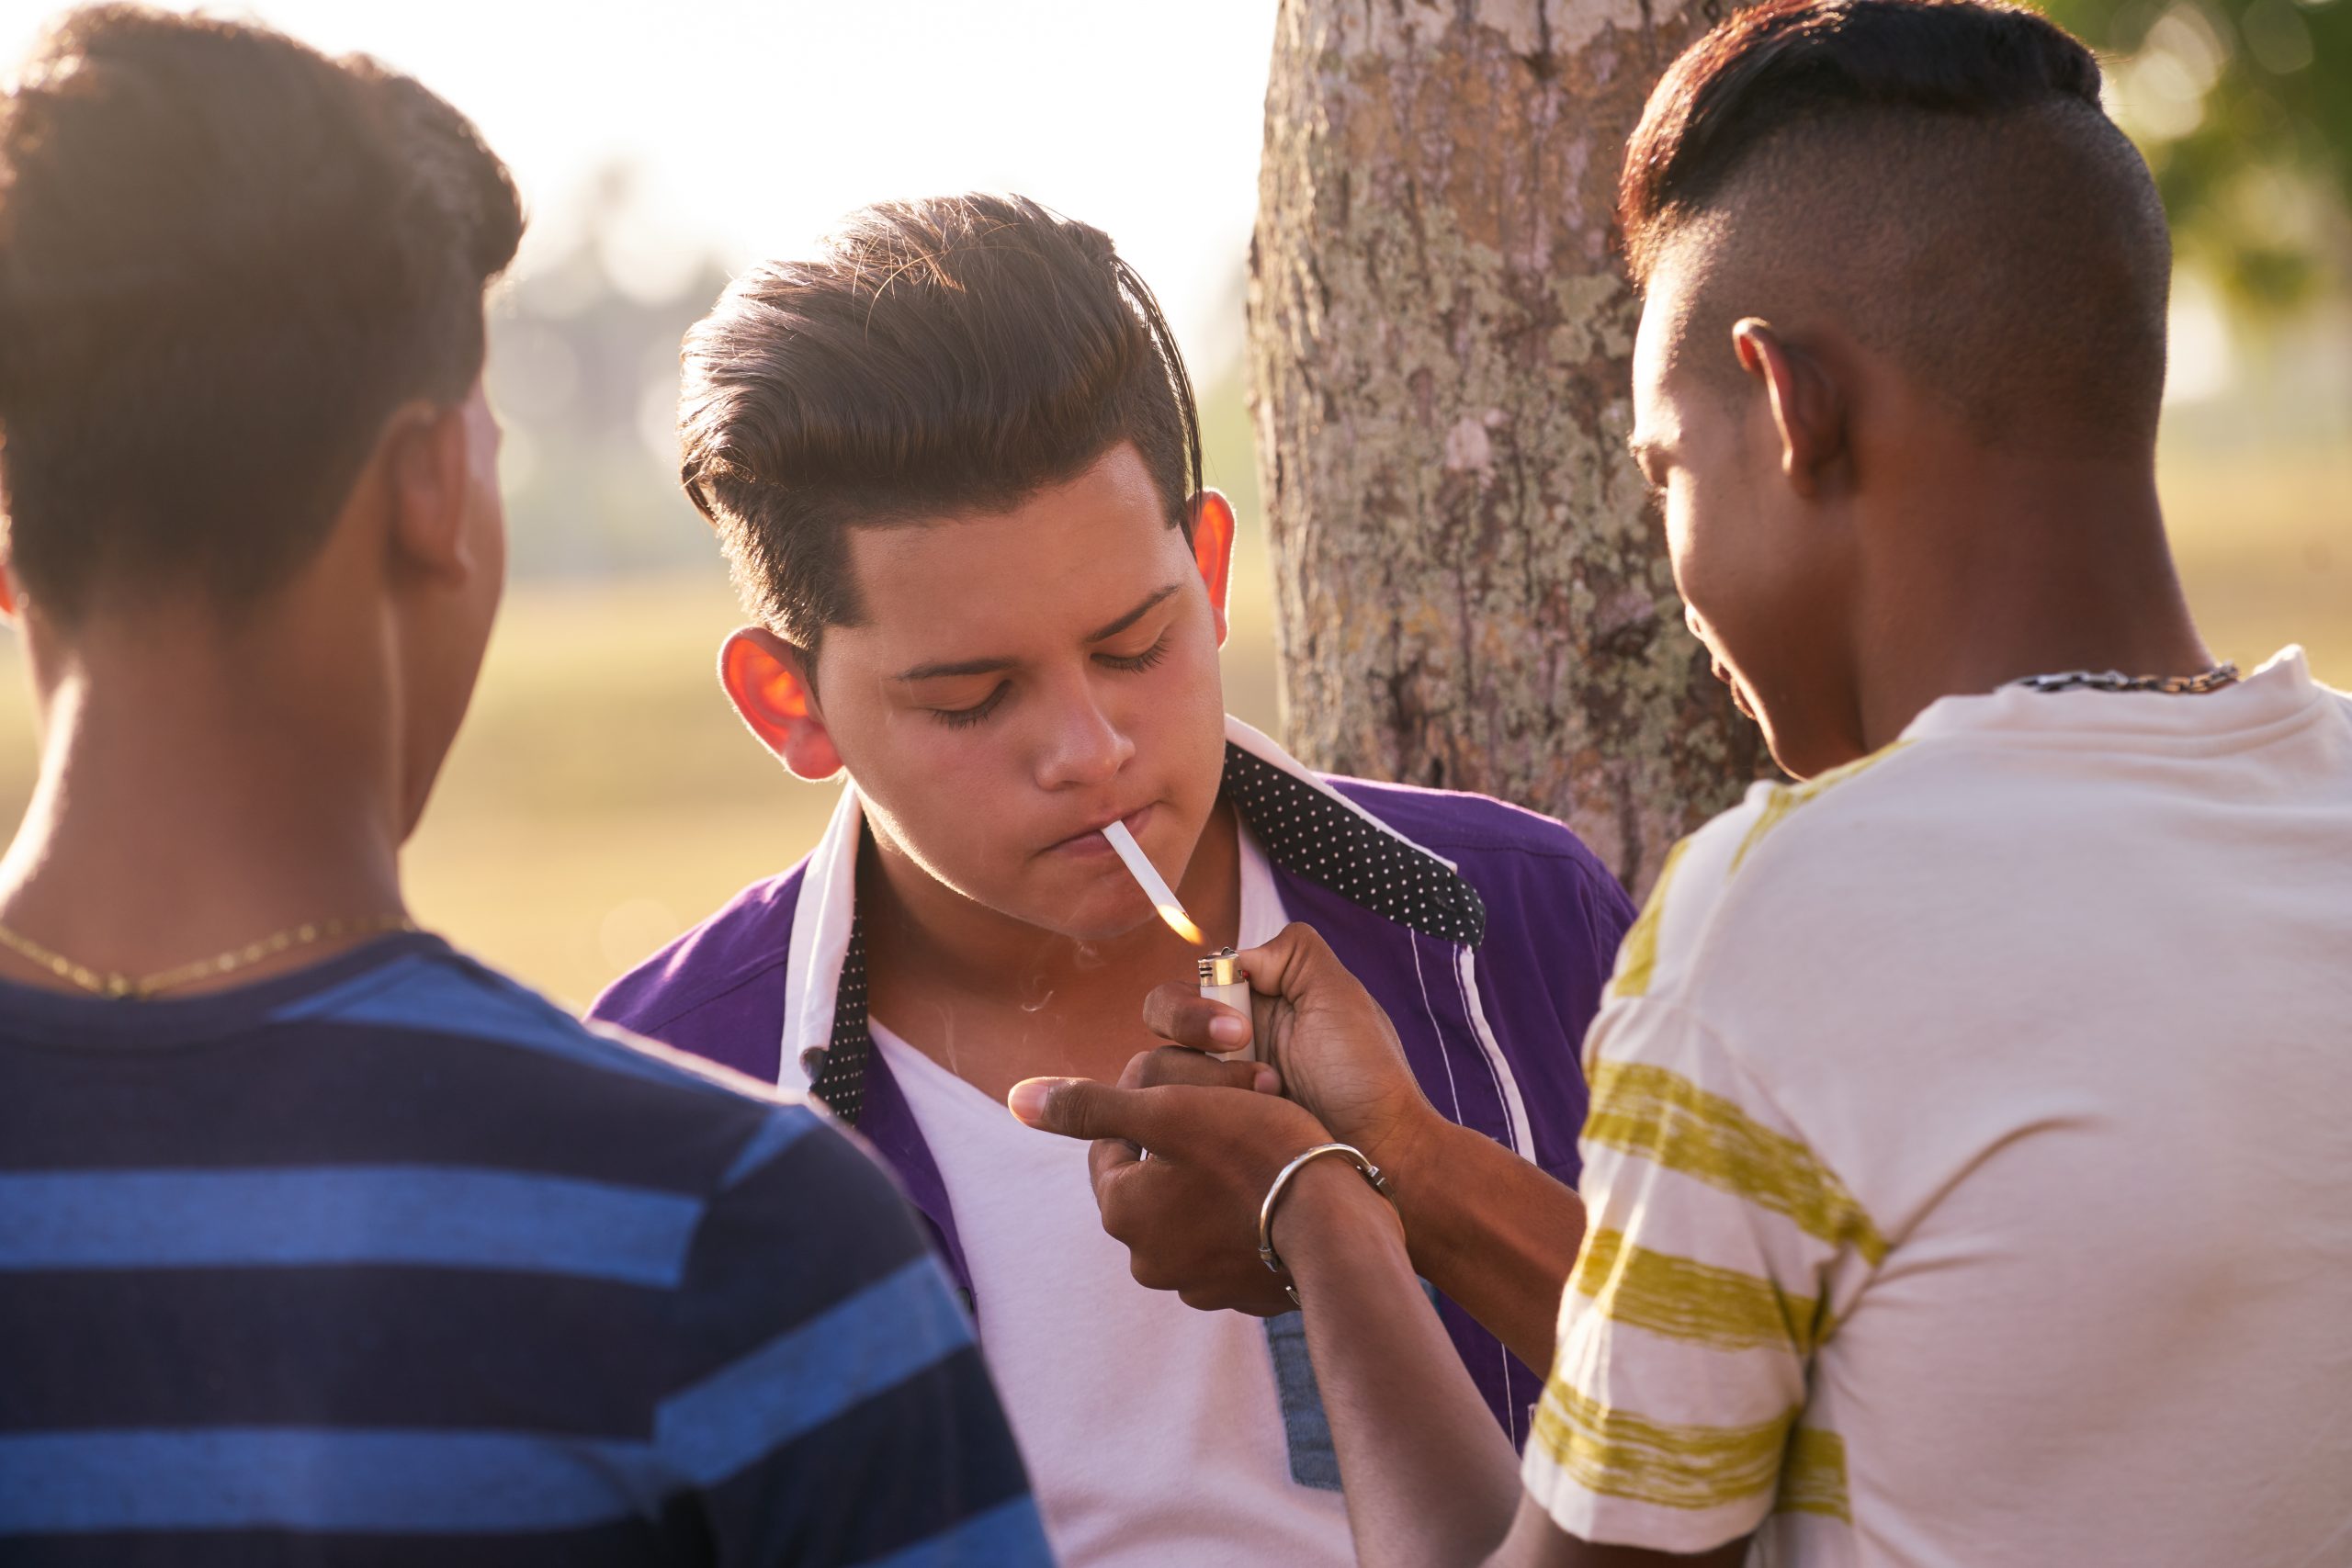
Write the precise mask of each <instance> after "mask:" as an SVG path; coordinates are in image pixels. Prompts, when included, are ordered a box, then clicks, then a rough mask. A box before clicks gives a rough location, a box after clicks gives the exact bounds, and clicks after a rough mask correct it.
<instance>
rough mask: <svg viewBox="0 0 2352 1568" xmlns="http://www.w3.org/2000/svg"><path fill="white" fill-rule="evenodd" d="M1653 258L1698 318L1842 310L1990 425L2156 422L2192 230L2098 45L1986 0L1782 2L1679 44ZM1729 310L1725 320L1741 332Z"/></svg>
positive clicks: (2028, 431)
mask: <svg viewBox="0 0 2352 1568" xmlns="http://www.w3.org/2000/svg"><path fill="white" fill-rule="evenodd" d="M1619 217H1620V220H1621V222H1622V224H1623V229H1624V231H1625V235H1626V239H1627V243H1628V249H1629V255H1630V259H1631V261H1632V264H1633V268H1634V276H1635V277H1636V280H1637V281H1639V282H1642V283H1644V284H1645V285H1646V284H1647V283H1648V282H1649V280H1650V279H1651V278H1652V277H1653V276H1655V275H1656V274H1657V271H1658V269H1659V268H1660V267H1662V266H1665V265H1674V266H1676V267H1677V268H1686V267H1687V268H1688V269H1690V271H1691V273H1692V274H1694V275H1695V276H1691V278H1689V279H1688V281H1689V282H1690V283H1691V288H1689V290H1688V292H1687V299H1688V301H1689V313H1690V315H1691V321H1690V323H1689V324H1691V325H1695V326H1699V327H1701V328H1702V330H1703V331H1704V332H1705V333H1707V334H1709V336H1708V337H1707V338H1702V339H1701V340H1699V341H1701V342H1702V344H1703V343H1705V342H1708V341H1710V340H1712V341H1713V343H1715V344H1721V345H1723V352H1722V354H1721V355H1719V356H1718V357H1719V358H1720V359H1721V361H1722V363H1721V365H1720V366H1719V367H1717V368H1718V369H1719V370H1720V373H1721V374H1722V375H1723V376H1724V378H1726V379H1727V380H1728V379H1730V378H1735V377H1736V367H1734V366H1733V365H1732V363H1731V355H1730V353H1729V348H1728V341H1729V339H1728V331H1727V329H1728V327H1729V325H1730V322H1731V321H1733V320H1736V318H1738V317H1740V316H1747V315H1758V316H1769V317H1772V318H1773V319H1775V320H1776V321H1778V320H1781V319H1782V318H1784V317H1787V316H1789V315H1792V314H1795V315H1802V314H1804V313H1806V312H1808V311H1812V312H1827V313H1834V314H1835V315H1836V316H1838V318H1839V319H1840V320H1841V321H1843V322H1844V323H1845V324H1846V325H1847V326H1848V328H1849V330H1851V331H1852V332H1853V333H1854V334H1855V335H1856V337H1858V338H1859V339H1860V340H1861V341H1862V342H1863V343H1865V344H1868V345H1869V346H1870V347H1871V348H1873V349H1875V350H1877V351H1879V352H1881V353H1883V354H1884V355H1887V356H1889V357H1890V358H1891V359H1893V360H1894V362H1895V363H1896V364H1897V365H1898V366H1900V367H1902V368H1903V369H1904V370H1905V372H1906V373H1907V374H1909V375H1910V376H1912V377H1913V378H1916V379H1917V380H1918V381H1919V382H1920V383H1922V384H1923V385H1925V386H1927V387H1929V388H1931V389H1934V390H1936V391H1938V392H1939V393H1941V394H1943V395H1944V396H1945V397H1946V398H1947V399H1948V400H1949V401H1950V402H1951V404H1952V405H1953V406H1954V407H1955V408H1956V410H1957V411H1958V412H1960V413H1961V414H1962V416H1963V417H1964V418H1965V420H1966V421H1967V423H1968V424H1969V425H1970V426H1971V427H1972V429H1973V431H1974V433H1975V434H1976V435H1977V436H1978V437H1979V438H1981V439H1982V440H1984V441H1985V442H1986V443H1988V444H1993V445H2005V446H2042V447H2047V448H2049V449H2052V450H2063V451H2068V452H2074V453H2078V454H2081V455H2086V456H2114V455H2128V454H2133V453H2137V452H2141V451H2143V450H2145V449H2147V448H2148V447H2150V446H2152V445H2153V443H2154V434H2155V423H2156V412H2157V405H2158V403H2159V401H2160V400H2161V398H2162V395H2163V389H2164V369H2165V302H2166V297H2167V294H2168V291H2169V288H2170V280H2171V243H2170V239H2169V236H2168V233H2167V231H2166V229H2165V218H2164V210H2163V207H2162V204H2161V202H2160V201H2159V200H2158V197H2157V195H2156V191H2155V186H2154V182H2153V180H2151V178H2150V177H2149V175H2148V171H2147V166H2146V164H2144V163H2143V161H2142V159H2141V158H2140V155H2139V153H2138V152H2137V151H2136V150H2134V149H2133V148H2132V146H2131V143H2130V141H2128V140H2126V139H2125V137H2124V136H2123V134H2122V132H2121V131H2120V130H2118V129H2117V128H2116V127H2115V125H2114V124H2113V122H2112V121H2110V120H2109V118H2107V116H2106V113H2105V112H2104V110H2103V109H2102V108H2101V107H2100V106H2099V70H2098V62H2097V61H2096V60H2095V59H2094V58H2093V57H2092V55H2091V53H2090V51H2088V50H2087V49H2086V48H2085V47H2084V46H2083V45H2082V44H2081V43H2080V42H2079V41H2077V40H2076V39H2074V38H2073V37H2071V36H2070V35H2068V34H2067V33H2066V32H2064V30H2063V29H2061V28H2058V27H2057V26H2055V25H2054V24H2052V22H2050V21H2049V20H2048V19H2046V18H2045V17H2041V16H2040V15H2038V14H2036V13H2034V12H2032V11H2029V10H2025V9H2022V8H2019V7H2017V6H2008V5H2001V4H1988V3H1985V0H1766V3H1765V4H1762V5H1759V6H1755V7H1753V8H1751V9H1748V10H1745V11H1742V12H1740V13H1738V14H1737V15H1736V16H1735V17H1732V18H1730V19H1729V20H1727V21H1725V22H1724V24H1723V25H1722V26H1720V27H1718V28H1716V29H1715V30H1714V31H1713V32H1712V33H1710V34H1708V35H1707V36H1706V37H1705V38H1704V39H1702V40H1701V41H1700V42H1699V43H1698V44H1696V45H1694V46H1693V47H1692V48H1691V50H1690V51H1687V52H1686V53H1685V54H1683V55H1682V57H1681V58H1680V59H1679V60H1678V61H1676V62H1675V63H1674V65H1673V67H1672V68H1671V69H1670V70H1669V71H1668V73H1667V75H1666V77H1665V78H1664V80H1662V81H1661V82H1660V84H1659V85H1658V87H1657V91H1656V92H1655V93H1654V94H1653V96H1651V98H1650V101H1649V105H1648V107H1647V108H1646V110H1645V113H1644V115H1643V117H1642V121H1641V124H1640V126H1639V127H1638V128H1637V129H1636V130H1635V131H1634V138H1633V141H1632V142H1631V144H1630V145H1629V146H1628V148H1627V150H1626V155H1625V164H1624V169H1623V180H1622V184H1621V186H1620V192H1619ZM1718 328H1721V329H1724V330H1723V331H1718V330H1717V329H1718Z"/></svg>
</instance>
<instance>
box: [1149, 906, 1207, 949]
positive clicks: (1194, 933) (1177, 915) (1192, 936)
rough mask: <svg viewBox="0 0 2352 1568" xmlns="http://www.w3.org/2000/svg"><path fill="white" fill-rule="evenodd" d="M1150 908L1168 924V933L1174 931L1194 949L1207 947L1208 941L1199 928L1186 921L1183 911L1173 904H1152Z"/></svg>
mask: <svg viewBox="0 0 2352 1568" xmlns="http://www.w3.org/2000/svg"><path fill="white" fill-rule="evenodd" d="M1152 908H1155V909H1157V910H1159V918H1160V919H1163V920H1166V921H1167V922H1168V929H1169V930H1170V931H1174V932H1175V933H1176V934H1177V935H1178V936H1181V937H1182V938H1183V939H1184V940H1185V941H1186V942H1191V943H1192V944H1193V946H1194V947H1203V946H1205V945H1207V942H1208V939H1207V938H1206V937H1204V936H1203V935H1202V934H1201V928H1200V927H1198V926H1196V925H1194V924H1193V922H1192V921H1191V920H1190V919H1186V918H1185V915H1184V911H1183V910H1182V909H1180V908H1177V907H1176V906H1175V905H1173V904H1154V905H1153V906H1152Z"/></svg>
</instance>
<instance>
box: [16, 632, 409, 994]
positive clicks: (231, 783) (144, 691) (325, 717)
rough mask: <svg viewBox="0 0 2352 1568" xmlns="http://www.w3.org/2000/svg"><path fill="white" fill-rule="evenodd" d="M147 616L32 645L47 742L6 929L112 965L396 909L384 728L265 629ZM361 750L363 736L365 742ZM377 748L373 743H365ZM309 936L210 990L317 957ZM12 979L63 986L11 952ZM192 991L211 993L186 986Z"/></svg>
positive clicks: (133, 968) (106, 967)
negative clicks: (135, 624) (272, 643)
mask: <svg viewBox="0 0 2352 1568" xmlns="http://www.w3.org/2000/svg"><path fill="white" fill-rule="evenodd" d="M222 640H223V634H221V633H220V632H219V631H218V630H217V629H213V628H209V627H198V626H180V627H173V628H170V629H164V628H161V627H151V628H147V629H146V630H145V631H144V632H143V633H142V634H141V636H140V637H138V638H137V640H136V642H135V643H131V642H125V641H112V642H108V641H105V640H101V639H99V638H97V637H92V638H90V639H88V640H86V641H82V642H78V643H77V644H76V645H75V646H74V647H73V648H72V649H66V650H62V651H61V650H60V649H56V648H51V649H47V650H46V652H45V653H44V650H42V649H40V648H38V647H36V649H35V650H34V657H33V664H34V672H35V679H36V682H37V684H38V686H39V688H40V696H41V709H42V729H43V744H42V748H41V760H40V775H39V779H38V782H37V783H36V784H35V786H34V790H33V795H32V800H31V803H30V804H29V806H28V807H27V809H26V812H25V818H24V821H23V823H22V825H21V826H20V827H19V828H18V829H17V837H16V840H15V841H14V842H13V843H12V844H11V845H10V846H9V849H8V852H7V853H6V856H5V857H0V924H5V925H6V926H7V927H8V928H9V929H10V930H11V931H15V932H17V934H19V935H20V936H23V937H25V938H27V939H29V940H30V941H32V942H38V943H40V945H41V946H43V947H47V948H49V949H51V950H52V951H53V952H56V953H60V954H62V956H64V957H65V958H67V959H69V960H71V961H73V962H74V963H76V964H83V965H85V966H86V967H88V968H91V969H94V970H97V971H100V972H101V973H108V972H110V973H116V974H121V975H127V976H133V977H136V976H142V975H149V974H155V973H159V972H161V971H164V970H166V969H170V968H174V967H175V966H178V965H180V964H188V963H191V962H195V961H197V960H200V959H204V958H209V957H211V956H213V955H215V954H218V953H226V952H229V951H231V950H232V949H235V948H240V947H243V946H245V945H246V944H248V943H251V942H258V941H261V940H264V939H266V938H267V937H269V936H272V935H274V934H276V933H278V932H281V931H288V930H289V929H291V928H293V927H297V926H300V925H301V924H303V923H304V922H307V921H324V920H330V919H354V920H357V919H369V918H373V917H379V916H388V915H393V914H397V913H399V912H401V908H402V906H401V896H400V881H399V874H398V862H397V857H398V847H399V839H400V831H399V826H398V820H397V819H398V816H399V808H398V805H397V802H395V801H394V800H392V799H391V798H390V797H391V795H394V794H395V793H396V792H395V791H394V790H393V789H391V788H390V786H389V785H388V784H387V783H386V780H387V779H388V778H389V777H390V770H388V769H386V768H383V767H380V766H377V765H373V764H374V763H375V762H376V761H379V760H380V758H381V757H382V756H383V755H384V743H383V739H382V737H381V736H380V735H372V736H371V735H368V733H367V731H368V729H369V728H371V725H370V724H369V722H368V721H366V720H364V719H362V720H355V719H354V718H353V717H352V716H351V715H352V714H354V713H355V712H357V713H361V714H366V713H370V712H372V713H380V712H382V711H383V709H382V708H381V706H380V705H378V706H375V707H372V708H371V707H370V706H368V705H365V704H360V703H357V702H356V701H352V700H349V699H348V694H344V693H340V692H334V691H329V690H326V689H325V686H324V682H323V680H322V677H321V675H320V673H319V671H317V669H316V667H315V665H312V666H311V667H308V668H306V667H305V666H304V665H302V664H301V663H300V662H296V661H288V660H284V659H282V658H279V657H277V655H276V653H275V651H274V649H272V648H271V647H269V646H268V643H267V639H266V638H257V639H254V641H252V642H249V643H248V644H247V645H246V646H245V647H243V649H239V648H237V647H235V646H233V645H232V646H227V647H224V646H221V644H222ZM355 743H356V744H355ZM371 752H372V755H371V754H370V753H371ZM354 940H359V939H348V938H347V939H345V940H344V941H343V942H339V943H313V944H307V945H305V946H302V947H299V948H293V949H289V950H288V951H287V952H286V953H282V954H280V955H278V956H277V957H276V958H274V959H270V960H266V961H265V962H263V963H259V964H252V965H249V966H240V967H238V968H237V969H235V970H234V971H232V972H231V973H229V974H226V975H223V976H220V978H219V979H218V980H216V981H212V982H209V987H211V988H220V987H228V986H234V985H242V984H244V983H246V982H247V981H249V980H252V979H255V978H260V977H262V976H266V974H268V973H271V972H273V971H279V970H286V969H292V968H299V967H300V966H302V965H303V964H311V963H315V962H317V960H318V959H319V958H321V957H322V956H324V955H325V954H326V953H328V952H329V951H331V950H332V949H333V947H334V946H337V945H349V944H350V942H352V941H354ZM0 962H5V963H6V964H7V969H6V973H7V974H9V975H10V976H12V977H15V978H18V979H24V980H28V981H32V982H35V983H40V984H52V985H53V984H56V983H57V982H55V980H54V979H53V977H51V976H47V975H46V974H44V973H42V972H41V971H40V970H38V969H37V968H35V967H33V966H32V965H30V964H27V963H25V962H24V961H23V960H21V959H20V958H18V957H17V955H16V954H14V953H9V954H6V955H5V956H0ZM185 988H186V989H187V990H191V991H193V990H200V989H204V988H207V985H205V984H191V985H189V986H187V987H185Z"/></svg>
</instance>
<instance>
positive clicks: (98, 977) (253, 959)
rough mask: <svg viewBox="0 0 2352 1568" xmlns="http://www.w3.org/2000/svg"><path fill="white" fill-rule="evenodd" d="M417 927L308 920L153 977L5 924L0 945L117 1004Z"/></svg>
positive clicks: (400, 920) (395, 920)
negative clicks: (102, 963) (71, 954)
mask: <svg viewBox="0 0 2352 1568" xmlns="http://www.w3.org/2000/svg"><path fill="white" fill-rule="evenodd" d="M416 929H417V928H416V922H415V921H414V920H412V919H409V918H408V917H407V916H406V915H373V916H370V917H368V918H367V919H357V920H344V919H335V920H305V921H303V922H302V923H301V924H300V925H299V926H288V927H287V928H286V929H285V930H284V931H274V932H272V933H271V934H270V935H268V936H266V937H264V938H262V939H261V940H260V941H259V942H247V943H246V944H245V945H244V946H243V947H232V948H231V949H230V950H229V951H228V952H226V953H216V954H215V955H213V956H212V957H210V958H199V959H198V960H197V961H196V962H195V963H193V964H175V965H174V966H173V967H171V968H169V969H158V970H156V971H155V972H154V973H153V974H152V975H125V974H122V973H119V971H114V970H101V969H93V968H91V967H89V966H88V965H87V964H76V963H74V961H73V960H72V959H70V958H68V957H66V956H65V955H64V954H63V953H54V952H51V950H50V949H48V948H46V947H43V946H42V945H41V944H40V943H39V942H35V941H33V940H32V939H31V938H29V937H23V936H18V935H17V933H16V932H15V931H10V930H9V929H8V928H7V927H6V926H0V947H6V948H7V949H8V951H9V952H11V953H15V954H17V956H18V957H19V958H22V959H24V960H26V961H27V962H28V963H30V964H38V965H40V967H41V968H43V969H46V970H48V971H49V972H50V973H51V974H52V975H54V976H57V977H58V978H59V979H61V980H64V981H67V982H69V983H70V984H72V985H74V986H78V987H81V988H82V989H83V990H85V991H87V992H89V993H90V994H91V995H92V996H94V997H106V998H109V999H111V1000H116V1001H146V1000H149V999H150V998H153V997H155V996H157V995H158V994H160V993H162V992H164V991H168V990H170V989H172V988H173V987H175V986H185V985H188V984H190V983H191V982H194V981H197V980H209V979H211V978H213V977H214V976H220V975H233V974H235V973H236V972H237V971H238V970H240V969H243V968H247V967H249V966H251V965H253V964H259V963H260V962H261V961H262V960H263V959H265V958H275V957H277V955H278V954H279V953H286V952H289V951H291V950H292V949H294V948H298V947H308V946H310V945H311V943H313V942H333V941H334V940H335V939H336V938H337V937H345V936H376V935H379V934H380V933H382V932H385V931H414V930H416Z"/></svg>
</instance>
